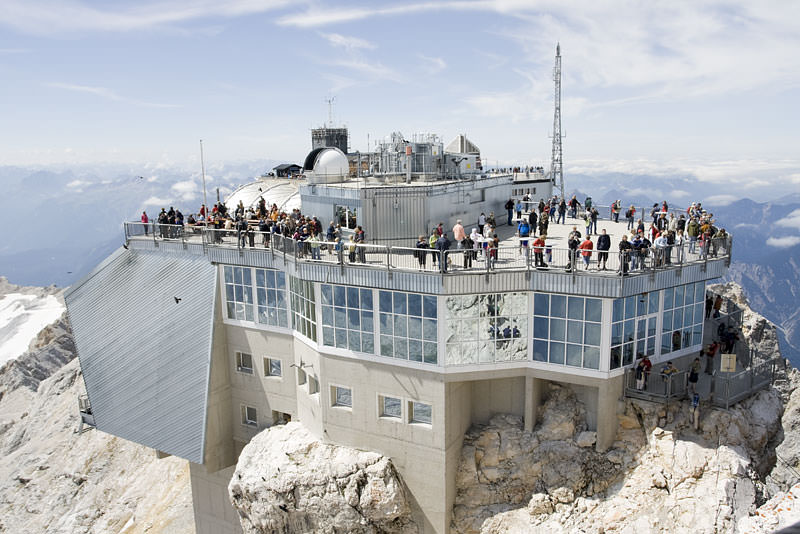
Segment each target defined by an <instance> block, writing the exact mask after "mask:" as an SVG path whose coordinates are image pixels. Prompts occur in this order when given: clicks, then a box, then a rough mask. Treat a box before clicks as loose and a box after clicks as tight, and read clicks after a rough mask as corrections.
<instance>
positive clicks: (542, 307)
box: [533, 293, 550, 316]
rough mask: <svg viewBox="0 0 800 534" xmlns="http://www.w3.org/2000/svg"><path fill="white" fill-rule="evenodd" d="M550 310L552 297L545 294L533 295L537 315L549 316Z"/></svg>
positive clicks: (534, 309)
mask: <svg viewBox="0 0 800 534" xmlns="http://www.w3.org/2000/svg"><path fill="white" fill-rule="evenodd" d="M549 310H550V296H549V295H546V294H544V293H535V294H534V295H533V313H534V314H535V315H544V316H547V315H548V314H549Z"/></svg>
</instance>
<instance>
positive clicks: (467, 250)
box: [461, 228, 477, 269]
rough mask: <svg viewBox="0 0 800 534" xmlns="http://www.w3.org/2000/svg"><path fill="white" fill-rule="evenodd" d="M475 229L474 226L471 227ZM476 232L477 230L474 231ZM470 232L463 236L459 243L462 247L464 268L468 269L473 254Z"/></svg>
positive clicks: (470, 265)
mask: <svg viewBox="0 0 800 534" xmlns="http://www.w3.org/2000/svg"><path fill="white" fill-rule="evenodd" d="M473 230H475V228H473ZM476 234H477V232H476ZM471 236H472V234H470V235H468V236H464V239H463V240H462V242H461V244H462V246H463V248H464V268H465V269H470V268H471V267H472V260H473V258H474V256H475V249H474V248H473V247H474V242H473V241H472V237H471Z"/></svg>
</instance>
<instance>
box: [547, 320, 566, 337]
mask: <svg viewBox="0 0 800 534" xmlns="http://www.w3.org/2000/svg"><path fill="white" fill-rule="evenodd" d="M566 336H567V321H565V320H564V319H550V339H552V340H553V341H564V340H565V339H566Z"/></svg>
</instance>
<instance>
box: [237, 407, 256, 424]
mask: <svg viewBox="0 0 800 534" xmlns="http://www.w3.org/2000/svg"><path fill="white" fill-rule="evenodd" d="M239 409H240V413H241V424H242V426H245V427H247V428H258V408H256V407H255V406H250V405H247V404H240V405H239ZM249 410H253V415H254V416H255V418H254V419H250V417H248V416H249V415H250V414H249V412H248V411H249Z"/></svg>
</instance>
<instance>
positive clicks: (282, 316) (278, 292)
mask: <svg viewBox="0 0 800 534" xmlns="http://www.w3.org/2000/svg"><path fill="white" fill-rule="evenodd" d="M256 302H257V304H258V314H257V315H256V317H257V320H258V322H259V323H261V324H266V325H269V326H281V327H284V328H286V327H288V326H289V325H288V319H287V314H286V311H287V310H286V275H285V274H284V273H283V271H274V270H270V269H256Z"/></svg>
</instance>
